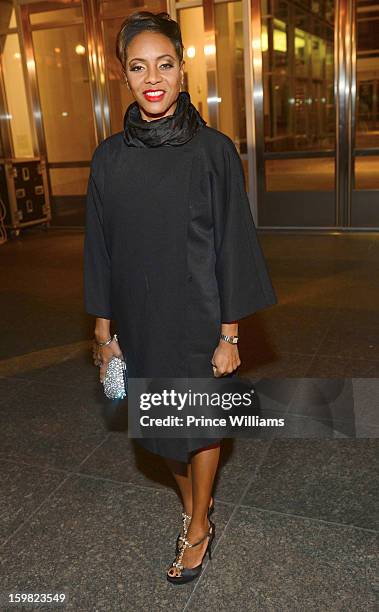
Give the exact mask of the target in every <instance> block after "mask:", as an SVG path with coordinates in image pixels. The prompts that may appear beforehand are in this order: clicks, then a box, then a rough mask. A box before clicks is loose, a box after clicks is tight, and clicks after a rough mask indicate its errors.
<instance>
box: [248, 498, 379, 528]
mask: <svg viewBox="0 0 379 612" xmlns="http://www.w3.org/2000/svg"><path fill="white" fill-rule="evenodd" d="M239 508H242V509H244V510H256V511H257V512H261V513H266V514H273V515H278V516H285V517H288V518H292V519H302V520H305V521H311V522H313V523H321V524H325V525H330V526H334V527H344V528H349V529H352V530H354V531H363V532H366V533H372V534H379V529H370V528H368V527H361V526H359V525H354V524H353V523H341V522H339V521H330V520H327V519H321V518H317V517H314V516H307V515H305V514H294V513H292V512H283V511H280V510H272V509H269V508H263V507H262V506H255V505H254V506H253V505H250V504H236V509H237V510H238V509H239Z"/></svg>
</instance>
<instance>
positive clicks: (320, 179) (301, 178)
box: [265, 157, 334, 191]
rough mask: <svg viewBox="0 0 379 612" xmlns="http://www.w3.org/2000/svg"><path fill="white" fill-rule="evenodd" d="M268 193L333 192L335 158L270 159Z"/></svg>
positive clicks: (268, 162)
mask: <svg viewBox="0 0 379 612" xmlns="http://www.w3.org/2000/svg"><path fill="white" fill-rule="evenodd" d="M265 171H266V189H267V191H333V189H334V158H332V157H319V158H316V159H315V158H309V159H301V158H299V159H268V160H266V162H265Z"/></svg>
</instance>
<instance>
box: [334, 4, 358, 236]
mask: <svg viewBox="0 0 379 612" xmlns="http://www.w3.org/2000/svg"><path fill="white" fill-rule="evenodd" d="M352 5H353V2H352V0H337V2H336V21H335V45H334V47H335V100H336V225H339V226H349V225H350V210H351V187H352V185H351V181H352V176H353V172H352V169H353V168H352V163H353V149H352V147H353V140H352V138H353V134H352V127H353V106H354V102H353V97H354V98H355V92H353V90H352V87H353V59H352V58H353V35H354V27H353V6H352Z"/></svg>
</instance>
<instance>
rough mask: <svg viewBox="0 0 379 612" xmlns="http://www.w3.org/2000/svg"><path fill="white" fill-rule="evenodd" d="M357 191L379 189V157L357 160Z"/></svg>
mask: <svg viewBox="0 0 379 612" xmlns="http://www.w3.org/2000/svg"><path fill="white" fill-rule="evenodd" d="M355 189H379V155H372V156H371V155H370V157H356V158H355ZM378 203H379V198H378Z"/></svg>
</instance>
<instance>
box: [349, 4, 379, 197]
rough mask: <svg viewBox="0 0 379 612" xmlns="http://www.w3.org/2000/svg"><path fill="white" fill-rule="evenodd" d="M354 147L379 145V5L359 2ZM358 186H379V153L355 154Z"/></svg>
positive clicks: (372, 187) (364, 147)
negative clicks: (357, 155) (359, 155)
mask: <svg viewBox="0 0 379 612" xmlns="http://www.w3.org/2000/svg"><path fill="white" fill-rule="evenodd" d="M356 27H357V103H356V133H355V147H356V148H357V149H368V150H369V149H373V148H376V147H379V45H378V39H379V5H378V3H377V2H367V1H364V2H363V1H361V2H358V3H357V15H356ZM354 168H355V184H354V187H355V189H379V156H364V157H356V158H355V164H354Z"/></svg>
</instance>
